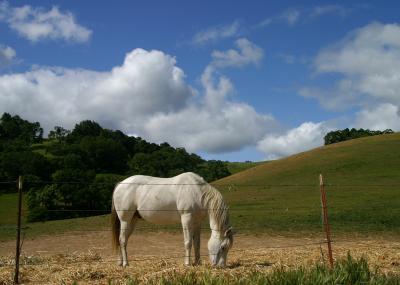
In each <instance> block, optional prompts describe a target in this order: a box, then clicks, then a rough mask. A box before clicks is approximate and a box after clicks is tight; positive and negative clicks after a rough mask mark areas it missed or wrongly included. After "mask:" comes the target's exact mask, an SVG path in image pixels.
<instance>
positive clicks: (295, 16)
mask: <svg viewBox="0 0 400 285" xmlns="http://www.w3.org/2000/svg"><path fill="white" fill-rule="evenodd" d="M299 17H300V11H299V10H296V9H290V10H287V11H286V12H285V13H283V14H282V18H283V19H285V20H286V22H287V23H288V25H290V26H292V25H294V24H295V23H296V22H297V21H298V20H299Z"/></svg>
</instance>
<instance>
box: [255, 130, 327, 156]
mask: <svg viewBox="0 0 400 285" xmlns="http://www.w3.org/2000/svg"><path fill="white" fill-rule="evenodd" d="M331 130H332V128H331V127H330V126H329V124H328V123H326V122H320V123H313V122H306V123H303V124H301V125H300V126H298V127H297V128H294V129H290V130H288V131H287V132H286V133H284V134H267V135H266V136H265V137H264V138H263V139H262V140H261V141H260V142H259V143H258V145H257V148H258V150H260V151H261V152H263V153H264V154H265V155H266V158H267V159H278V158H281V157H285V156H289V155H292V154H295V153H299V152H303V151H307V150H310V149H313V148H315V147H319V146H321V145H323V143H324V139H323V138H324V136H325V135H326V133H328V132H329V131H331Z"/></svg>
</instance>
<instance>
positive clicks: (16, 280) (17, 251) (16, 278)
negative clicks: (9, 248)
mask: <svg viewBox="0 0 400 285" xmlns="http://www.w3.org/2000/svg"><path fill="white" fill-rule="evenodd" d="M21 211H22V176H19V177H18V218H17V219H18V220H17V241H16V245H15V273H14V284H19V256H20V250H21V215H22V213H21Z"/></svg>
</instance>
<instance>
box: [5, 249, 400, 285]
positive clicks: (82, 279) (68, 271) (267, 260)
mask: <svg viewBox="0 0 400 285" xmlns="http://www.w3.org/2000/svg"><path fill="white" fill-rule="evenodd" d="M333 248H334V257H335V259H340V258H343V257H345V256H346V254H347V252H350V253H351V255H352V256H353V257H355V258H359V257H361V256H365V257H367V259H368V261H369V264H370V266H371V267H372V268H376V267H378V268H379V269H380V270H381V271H382V272H384V273H389V272H394V273H400V242H393V241H392V242H390V243H387V244H385V243H377V242H376V241H365V242H357V243H355V242H343V243H339V244H334V247H333ZM321 253H323V254H321ZM202 259H203V265H201V266H197V267H185V266H183V260H182V258H181V257H179V258H172V257H171V256H148V255H146V256H145V255H141V256H134V257H131V265H130V266H129V267H128V268H125V269H123V268H121V267H118V266H117V265H116V260H112V259H110V258H103V257H102V256H101V255H99V254H98V253H94V252H90V251H88V252H85V253H79V252H75V253H70V254H57V255H50V256H45V255H34V256H23V257H22V259H21V277H20V278H21V281H22V282H23V283H24V284H63V283H65V284H71V283H73V282H74V281H77V282H78V284H107V283H108V282H109V281H110V280H111V281H112V282H113V283H112V284H125V283H126V282H127V280H129V278H132V279H137V280H139V281H140V282H141V283H143V284H146V283H147V282H149V281H154V280H159V278H161V277H169V276H171V277H172V276H176V275H177V274H178V275H185V274H196V275H199V276H200V275H201V274H204V273H207V274H208V275H211V276H212V275H218V276H227V277H235V276H240V277H245V276H248V275H249V274H251V273H254V272H260V273H266V272H269V271H271V270H272V269H273V268H280V267H286V268H295V267H299V266H310V265H314V264H315V263H319V262H323V259H326V253H325V249H322V250H321V248H320V247H319V246H315V245H310V246H305V247H301V248H292V247H288V248H283V247H282V248H275V249H274V248H270V249H262V248H260V249H253V250H233V251H232V252H231V253H230V258H229V267H228V268H225V269H218V268H212V267H210V266H209V263H208V258H207V257H206V256H203V258H202ZM12 275H13V257H11V256H6V257H1V258H0V285H8V284H12Z"/></svg>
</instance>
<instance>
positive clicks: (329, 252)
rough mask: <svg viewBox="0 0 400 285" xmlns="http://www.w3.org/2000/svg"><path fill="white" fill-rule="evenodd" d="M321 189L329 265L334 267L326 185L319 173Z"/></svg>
mask: <svg viewBox="0 0 400 285" xmlns="http://www.w3.org/2000/svg"><path fill="white" fill-rule="evenodd" d="M319 186H320V187H319V189H320V192H321V206H322V216H323V220H324V229H325V234H326V242H327V244H328V256H329V265H330V267H331V268H333V255H332V244H331V243H332V242H331V233H330V228H329V221H328V209H327V206H326V193H325V187H324V186H325V185H324V179H323V177H322V174H320V175H319Z"/></svg>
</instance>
